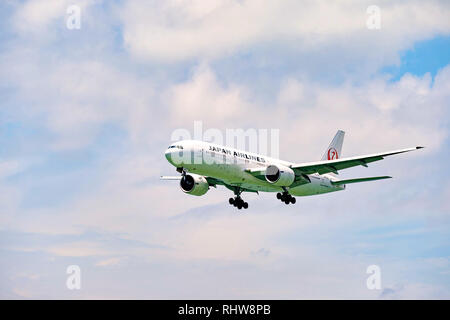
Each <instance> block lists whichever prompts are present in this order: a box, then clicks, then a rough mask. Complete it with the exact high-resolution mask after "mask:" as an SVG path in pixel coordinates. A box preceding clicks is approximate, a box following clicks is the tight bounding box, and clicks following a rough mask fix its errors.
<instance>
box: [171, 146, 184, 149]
mask: <svg viewBox="0 0 450 320" xmlns="http://www.w3.org/2000/svg"><path fill="white" fill-rule="evenodd" d="M172 148H177V149H183V146H170V147H169V148H168V149H172Z"/></svg>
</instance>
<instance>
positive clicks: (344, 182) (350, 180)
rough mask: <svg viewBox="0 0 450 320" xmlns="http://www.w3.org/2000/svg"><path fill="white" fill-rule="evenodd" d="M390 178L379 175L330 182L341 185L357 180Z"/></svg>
mask: <svg viewBox="0 0 450 320" xmlns="http://www.w3.org/2000/svg"><path fill="white" fill-rule="evenodd" d="M390 178H392V177H389V176H381V177H367V178H356V179H348V180H337V181H331V184H333V185H335V186H336V185H341V184H348V183H357V182H365V181H374V180H382V179H390Z"/></svg>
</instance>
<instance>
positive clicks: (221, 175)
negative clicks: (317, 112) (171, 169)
mask: <svg viewBox="0 0 450 320" xmlns="http://www.w3.org/2000/svg"><path fill="white" fill-rule="evenodd" d="M344 135H345V132H344V131H342V130H338V132H337V133H336V135H335V136H334V138H333V140H332V141H331V143H330V145H329V146H328V148H327V149H326V151H325V153H324V155H323V156H322V159H321V160H320V161H315V162H306V163H293V162H288V161H283V160H279V159H274V158H270V157H266V156H262V155H259V154H255V153H250V152H246V151H242V150H237V149H234V148H229V147H226V146H220V145H217V144H213V143H208V142H204V141H197V140H182V141H179V142H176V143H173V144H171V145H170V146H169V147H168V149H167V150H166V151H165V157H166V159H167V160H168V161H169V163H170V164H172V165H173V166H175V167H176V170H177V172H179V173H181V175H179V176H161V179H162V180H179V182H180V188H181V190H182V191H183V192H184V193H187V194H190V195H194V196H202V195H204V194H205V193H206V192H207V191H208V190H209V188H210V187H217V185H223V186H225V187H226V188H228V189H230V190H231V191H233V192H234V195H235V197H234V198H230V199H229V204H230V205H233V206H234V207H237V208H238V209H242V208H244V209H247V208H248V203H247V202H245V201H244V200H243V199H242V198H241V193H242V192H255V193H258V192H260V191H261V192H277V195H276V197H277V199H279V200H281V201H282V202H284V203H285V204H294V203H296V199H295V196H311V195H316V194H323V193H329V192H335V191H341V190H345V187H346V185H347V184H351V183H359V182H365V181H375V180H382V179H389V178H392V177H390V176H378V177H366V178H353V179H345V180H341V179H339V178H338V174H339V171H340V170H343V169H347V168H351V167H356V166H363V167H367V164H368V163H371V162H374V161H379V160H382V159H384V158H385V157H387V156H391V155H394V154H399V153H404V152H409V151H413V150H417V149H422V148H423V147H420V146H417V147H413V148H407V149H401V150H395V151H389V152H382V153H374V154H369V155H363V156H355V157H348V158H341V151H342V144H343V142H344Z"/></svg>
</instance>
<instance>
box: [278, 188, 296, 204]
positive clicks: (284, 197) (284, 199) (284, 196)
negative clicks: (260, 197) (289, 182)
mask: <svg viewBox="0 0 450 320" xmlns="http://www.w3.org/2000/svg"><path fill="white" fill-rule="evenodd" d="M277 199H278V200H281V202H284V203H285V204H289V203H292V204H294V203H295V202H296V200H295V198H294V197H293V196H291V195H290V194H289V193H288V192H287V191H286V190H284V191H283V193H280V192H278V193H277Z"/></svg>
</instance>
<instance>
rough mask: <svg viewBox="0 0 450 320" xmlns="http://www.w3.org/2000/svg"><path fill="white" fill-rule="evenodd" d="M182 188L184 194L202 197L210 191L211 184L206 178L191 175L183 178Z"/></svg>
mask: <svg viewBox="0 0 450 320" xmlns="http://www.w3.org/2000/svg"><path fill="white" fill-rule="evenodd" d="M180 187H181V190H183V192H184V193H187V194H191V195H193V196H202V195H204V194H205V193H206V192H207V191H208V189H209V184H208V181H206V179H205V177H203V176H200V175H198V174H192V173H191V174H186V175H184V176H183V177H182V178H181V180H180Z"/></svg>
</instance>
